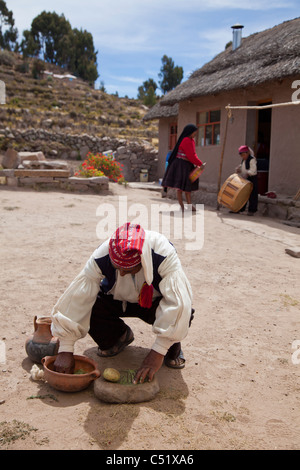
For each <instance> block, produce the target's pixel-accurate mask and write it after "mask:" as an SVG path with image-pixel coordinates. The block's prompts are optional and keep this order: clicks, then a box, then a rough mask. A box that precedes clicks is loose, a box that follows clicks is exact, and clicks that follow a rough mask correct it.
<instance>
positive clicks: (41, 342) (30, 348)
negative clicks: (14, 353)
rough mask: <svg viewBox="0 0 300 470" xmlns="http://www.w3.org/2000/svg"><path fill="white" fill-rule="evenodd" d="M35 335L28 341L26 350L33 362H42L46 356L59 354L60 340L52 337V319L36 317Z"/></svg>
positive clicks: (34, 322)
mask: <svg viewBox="0 0 300 470" xmlns="http://www.w3.org/2000/svg"><path fill="white" fill-rule="evenodd" d="M33 324H34V333H33V335H32V336H31V337H30V338H28V339H27V340H26V343H25V350H26V352H27V355H28V357H29V358H30V359H31V360H32V361H33V362H39V363H41V362H42V358H43V357H45V356H54V355H55V354H57V352H58V348H59V339H58V338H55V337H54V336H52V333H51V318H50V317H40V318H37V316H35V317H34V321H33Z"/></svg>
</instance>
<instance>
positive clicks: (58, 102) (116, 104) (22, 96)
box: [0, 51, 158, 151]
mask: <svg viewBox="0 0 300 470" xmlns="http://www.w3.org/2000/svg"><path fill="white" fill-rule="evenodd" d="M33 65H34V61H33V60H28V62H26V63H24V61H23V59H22V57H21V56H20V55H18V54H14V53H11V52H7V51H0V80H2V81H4V83H5V86H6V104H5V105H0V129H1V128H2V129H5V128H7V127H9V128H11V129H28V128H34V129H47V130H51V131H52V132H65V133H66V134H68V135H70V134H71V135H74V134H76V135H81V134H88V135H92V136H98V137H105V136H106V137H114V138H122V139H127V140H135V141H138V140H147V141H148V142H149V143H150V144H152V145H156V143H157V135H158V129H157V125H156V123H153V122H152V121H150V122H148V123H144V122H143V121H142V118H143V116H144V115H145V113H146V112H147V110H148V108H146V107H145V106H144V105H143V104H141V102H140V101H138V100H134V99H129V98H119V97H118V96H115V95H109V94H107V93H105V92H103V91H101V90H96V89H94V88H93V87H91V86H89V84H87V83H86V82H84V81H82V80H80V79H68V78H64V79H62V78H55V76H54V75H49V74H45V73H43V74H41V76H40V77H39V78H33V74H32V70H33ZM44 65H45V71H50V72H51V73H52V74H56V75H57V74H58V75H62V74H67V72H66V71H62V70H61V69H59V68H58V67H55V66H50V65H49V64H44ZM7 144H8V143H7V141H6V139H5V138H3V137H2V138H1V135H0V150H2V151H3V150H5V149H6V147H7ZM14 146H15V147H17V148H18V147H20V146H22V145H21V143H20V142H19V143H18V142H15V143H14Z"/></svg>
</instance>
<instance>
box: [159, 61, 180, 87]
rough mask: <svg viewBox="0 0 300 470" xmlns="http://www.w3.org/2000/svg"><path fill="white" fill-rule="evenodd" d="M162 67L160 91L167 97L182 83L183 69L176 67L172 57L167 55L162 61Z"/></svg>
mask: <svg viewBox="0 0 300 470" xmlns="http://www.w3.org/2000/svg"><path fill="white" fill-rule="evenodd" d="M161 61H162V67H161V69H160V73H159V74H158V77H159V78H161V80H160V81H159V82H158V83H159V84H160V89H161V91H162V92H163V94H164V95H165V94H166V93H167V92H168V91H170V90H173V88H175V87H177V85H179V83H181V81H182V79H183V68H182V67H179V66H177V65H176V67H175V65H174V61H173V59H172V58H171V57H168V56H166V55H164V56H163V58H162V59H161Z"/></svg>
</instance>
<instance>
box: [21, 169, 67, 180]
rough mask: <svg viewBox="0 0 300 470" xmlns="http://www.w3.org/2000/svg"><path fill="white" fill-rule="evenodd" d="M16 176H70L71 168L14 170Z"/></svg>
mask: <svg viewBox="0 0 300 470" xmlns="http://www.w3.org/2000/svg"><path fill="white" fill-rule="evenodd" d="M14 176H16V177H17V178H19V177H26V176H27V177H34V178H36V177H41V176H46V177H49V178H51V177H52V178H68V177H69V176H70V171H69V170H14Z"/></svg>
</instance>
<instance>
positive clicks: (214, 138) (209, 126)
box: [197, 109, 221, 147]
mask: <svg viewBox="0 0 300 470" xmlns="http://www.w3.org/2000/svg"><path fill="white" fill-rule="evenodd" d="M220 122H221V110H220V109H217V110H213V111H201V112H199V113H197V127H198V135H197V145H200V146H201V147H206V146H209V145H219V144H220Z"/></svg>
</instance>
